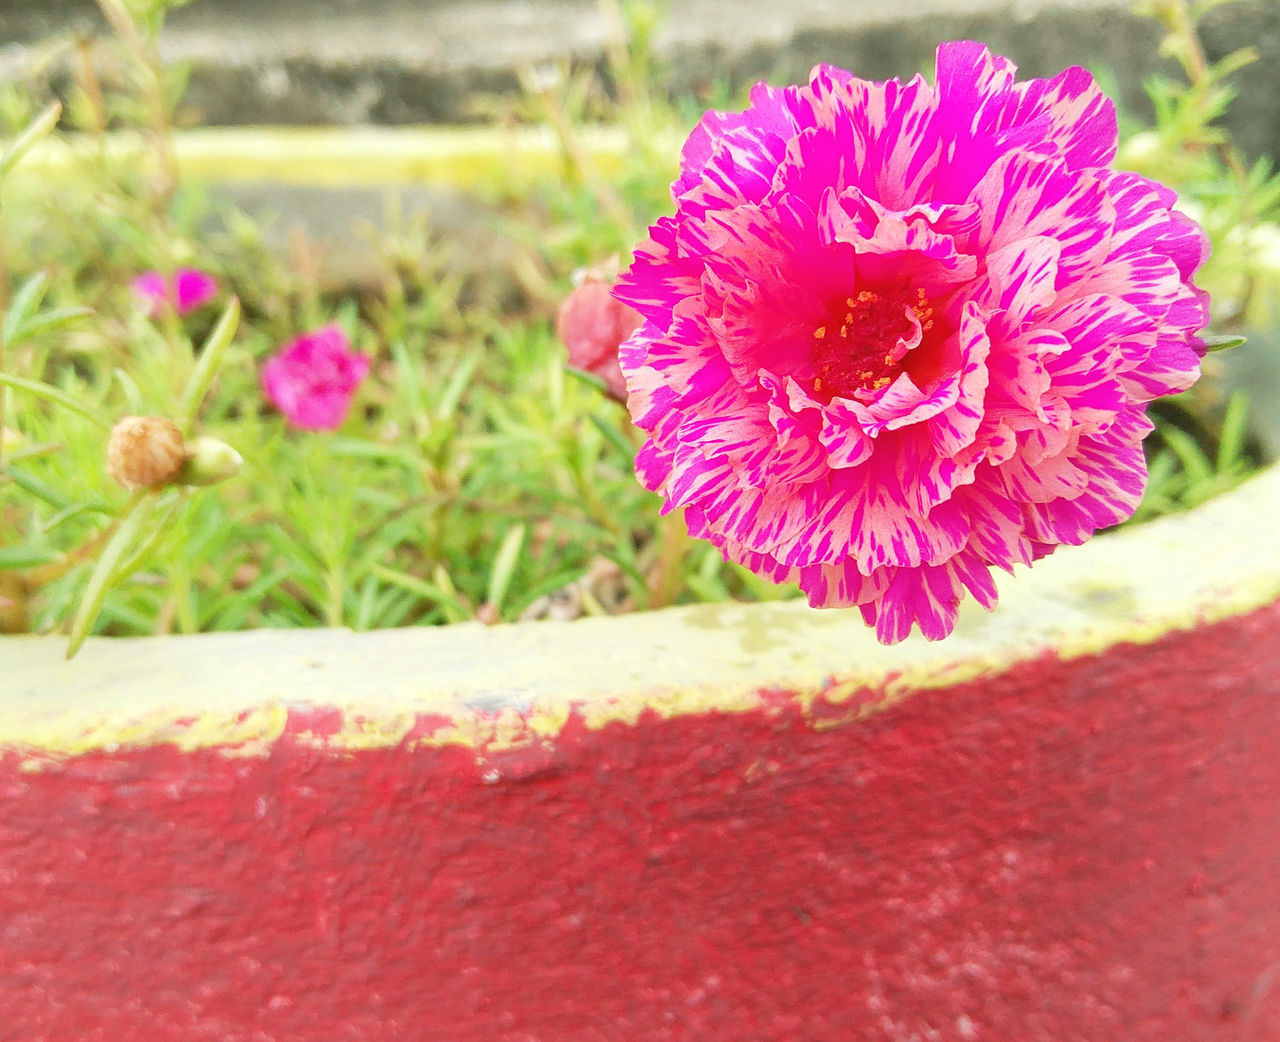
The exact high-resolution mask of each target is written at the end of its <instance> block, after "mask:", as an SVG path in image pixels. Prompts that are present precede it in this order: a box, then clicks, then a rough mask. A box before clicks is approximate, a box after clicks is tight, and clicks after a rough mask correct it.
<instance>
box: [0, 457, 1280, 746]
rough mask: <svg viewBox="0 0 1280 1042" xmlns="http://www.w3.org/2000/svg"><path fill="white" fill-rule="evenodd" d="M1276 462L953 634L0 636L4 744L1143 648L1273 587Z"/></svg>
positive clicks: (786, 623)
mask: <svg viewBox="0 0 1280 1042" xmlns="http://www.w3.org/2000/svg"><path fill="white" fill-rule="evenodd" d="M1276 516H1280V467H1272V469H1271V470H1270V471H1267V472H1266V474H1263V475H1262V476H1260V477H1256V479H1254V480H1252V481H1251V483H1248V484H1247V485H1244V486H1242V488H1240V489H1238V490H1236V492H1234V493H1230V494H1228V495H1224V497H1220V498H1219V499H1216V501H1213V502H1211V503H1207V504H1204V506H1203V507H1201V508H1198V509H1196V511H1192V512H1189V513H1187V515H1183V516H1180V517H1171V518H1165V520H1162V521H1157V522H1153V524H1149V525H1146V526H1143V527H1138V529H1130V530H1126V531H1121V533H1116V534H1112V535H1106V536H1102V538H1100V539H1096V540H1093V541H1092V543H1089V544H1087V545H1085V547H1080V548H1069V549H1064V550H1061V552H1060V553H1059V554H1056V556H1055V557H1052V558H1050V559H1047V561H1043V562H1041V563H1039V565H1037V566H1036V567H1034V568H1033V570H1029V571H1025V572H1024V573H1023V575H1021V576H1019V577H1018V579H1015V580H1006V581H1004V582H1002V584H1001V586H1002V591H1001V594H1002V599H1004V602H1002V604H1001V607H1000V608H998V609H997V611H996V612H995V613H993V614H991V616H987V614H986V613H983V612H982V611H980V609H978V608H975V607H974V605H968V607H966V608H965V609H963V612H961V622H960V626H959V627H957V632H956V634H955V635H954V636H952V637H951V639H948V640H946V641H942V643H938V644H928V643H925V641H923V640H920V639H916V637H913V639H911V640H908V641H905V643H904V644H901V645H897V646H893V648H883V646H881V645H878V644H877V643H876V641H874V637H873V636H872V634H870V632H869V631H868V630H867V629H865V627H864V626H863V623H861V621H860V620H859V618H856V616H855V614H854V613H851V612H814V611H812V609H809V608H806V607H805V605H803V604H799V603H781V604H780V603H774V604H758V605H740V604H707V605H695V607H689V608H676V609H669V611H664V612H652V613H643V614H636V616H626V617H617V618H591V620H580V621H576V622H570V623H550V622H531V623H520V625H513V626H499V627H483V626H479V625H471V623H466V625H461V626H454V627H448V629H420V630H398V631H383V632H371V634H348V632H344V631H255V632H250V634H225V635H223V634H219V635H206V636H196V637H164V639H142V640H115V641H113V640H101V639H99V640H92V641H90V643H88V645H87V646H86V649H84V652H83V653H82V654H81V657H79V658H77V659H76V661H73V662H70V663H65V662H63V661H61V655H63V646H64V645H63V643H61V641H60V640H56V639H50V637H9V639H5V640H3V641H0V677H4V678H5V689H6V690H5V694H4V696H3V698H0V748H3V746H10V748H18V749H22V750H24V751H26V753H27V754H29V755H32V757H35V758H36V759H37V760H41V759H44V758H49V757H54V758H60V757H68V755H76V754H79V753H86V751H90V750H97V749H105V750H113V749H116V748H122V746H131V745H133V746H136V745H147V744H157V742H172V744H175V745H177V746H178V748H180V749H183V750H195V749H207V748H216V749H221V750H227V751H230V753H238V754H244V755H256V754H261V753H264V751H265V750H268V749H269V748H270V745H271V742H273V741H275V740H276V739H278V737H279V736H280V735H282V733H283V731H284V727H285V719H287V707H292V708H298V709H307V708H329V707H332V708H335V709H338V710H339V712H340V713H342V721H343V723H342V726H340V727H339V730H338V732H337V733H335V735H333V733H330V735H323V733H314V735H306V733H303V735H301V736H300V740H302V741H311V742H314V744H316V745H325V746H329V748H339V749H348V750H356V749H369V748H381V746H388V745H397V744H399V742H402V741H404V740H406V739H407V737H408V736H410V735H411V733H412V732H413V728H415V722H416V721H417V718H419V714H433V716H435V717H439V718H440V719H443V721H444V726H442V727H439V728H436V730H435V731H434V732H433V733H430V735H428V736H426V737H422V739H420V741H421V742H422V744H426V745H447V744H448V745H465V746H470V748H474V749H476V750H477V751H483V750H493V749H506V748H512V746H518V745H522V744H527V742H532V741H539V740H548V739H550V740H554V737H556V736H557V735H558V733H559V732H561V730H562V728H563V726H564V723H566V722H567V721H568V717H570V712H571V709H572V710H576V712H579V713H580V714H581V716H582V718H584V719H585V723H586V725H588V726H589V727H596V728H598V727H604V726H608V725H612V723H623V725H631V723H635V722H636V721H637V719H639V718H640V716H641V714H644V713H646V712H653V713H657V714H659V716H663V717H676V716H682V714H689V713H707V712H721V713H724V712H746V710H751V709H756V708H759V707H760V705H762V704H765V701H767V699H768V695H767V693H768V691H787V693H791V694H790V698H792V699H795V700H796V701H797V703H799V704H800V705H801V707H803V708H804V709H806V710H809V709H812V707H813V705H814V703H815V701H817V700H818V699H823V700H824V701H827V703H835V704H840V703H844V701H849V700H850V699H854V696H855V695H859V694H860V693H863V694H864V693H873V698H872V700H870V701H861V700H859V701H858V703H856V704H855V705H851V707H850V712H849V713H847V716H846V717H845V718H840V717H836V718H831V717H829V713H824V714H823V717H824V721H823V725H822V726H838V725H841V723H846V722H852V721H856V719H860V718H864V717H867V716H869V714H872V713H876V712H881V710H883V709H884V708H887V707H888V705H892V704H895V703H899V701H901V700H902V699H905V698H909V696H910V695H911V694H913V693H915V691H920V690H927V689H933V687H941V686H948V685H952V684H957V682H963V681H966V680H973V678H975V677H979V676H984V675H991V673H995V672H998V671H1001V669H1005V668H1009V667H1010V666H1011V664H1014V663H1018V662H1023V661H1027V659H1029V658H1033V657H1037V655H1041V654H1043V653H1046V652H1050V650H1052V652H1053V653H1055V654H1057V655H1060V657H1062V658H1076V657H1080V655H1087V654H1093V653H1097V652H1100V650H1103V649H1105V648H1107V646H1110V645H1112V644H1116V643H1121V641H1126V643H1135V644H1144V643H1148V641H1152V640H1156V639H1158V637H1161V636H1164V635H1166V634H1169V632H1171V631H1176V630H1180V629H1187V627H1192V626H1196V625H1201V623H1206V622H1213V621H1219V620H1222V618H1229V617H1231V616H1236V614H1242V613H1245V612H1249V611H1252V609H1256V608H1258V607H1262V605H1265V604H1268V603H1272V602H1275V600H1276V599H1280V554H1277V553H1276V549H1277V539H1276V535H1275V530H1274V524H1272V518H1275V517H1276Z"/></svg>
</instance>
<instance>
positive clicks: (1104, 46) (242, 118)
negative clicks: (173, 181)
mask: <svg viewBox="0 0 1280 1042" xmlns="http://www.w3.org/2000/svg"><path fill="white" fill-rule="evenodd" d="M1128 7H1129V4H1128V0H898V2H896V3H887V2H885V0H789V2H788V3H785V4H778V3H776V2H774V0H680V2H679V3H672V4H669V5H667V15H666V17H665V19H664V20H663V21H662V23H661V27H660V29H659V31H658V33H657V36H656V39H655V50H656V53H657V56H658V57H659V59H660V60H661V70H660V74H661V79H662V82H663V83H664V85H665V86H667V87H668V88H670V89H671V90H673V91H679V92H694V93H695V94H696V93H700V92H705V91H707V89H708V88H709V87H711V86H712V85H714V84H728V85H729V86H731V87H738V86H741V85H742V84H745V83H749V82H752V81H754V80H756V79H759V78H764V77H768V78H770V79H773V80H775V81H776V80H796V79H799V78H802V77H803V76H804V75H805V74H806V73H807V71H808V69H809V67H810V66H811V65H813V64H814V63H815V62H817V61H820V60H821V61H831V62H834V63H836V64H839V65H843V66H846V67H848V68H850V69H854V70H856V71H857V72H858V73H859V74H860V75H864V76H869V77H873V78H884V77H887V76H893V75H903V76H906V75H909V74H911V73H913V72H914V71H916V70H917V69H920V68H925V67H928V66H929V65H930V64H931V56H932V53H933V49H934V47H935V46H936V44H937V43H938V42H939V41H940V40H945V39H955V38H960V37H968V38H977V39H982V40H984V41H986V42H987V43H989V44H990V45H991V46H992V47H993V48H994V49H996V50H998V51H1001V52H1003V53H1006V54H1009V55H1011V56H1012V57H1013V58H1014V59H1015V60H1016V61H1018V63H1019V64H1020V66H1021V67H1022V68H1023V70H1024V72H1025V73H1027V74H1031V75H1041V74H1047V73H1052V72H1054V71H1056V70H1058V69H1060V68H1062V67H1064V66H1066V65H1071V64H1084V65H1088V66H1090V67H1091V68H1094V69H1095V70H1098V71H1099V72H1101V73H1102V74H1104V75H1105V76H1108V77H1110V78H1112V79H1113V80H1114V86H1115V90H1116V91H1117V93H1118V94H1119V96H1120V98H1121V101H1122V103H1123V104H1124V105H1125V107H1126V108H1128V109H1130V110H1132V111H1135V112H1139V113H1142V112H1145V111H1147V110H1148V105H1147V102H1146V99H1145V95H1144V93H1143V90H1142V82H1143V81H1144V80H1145V79H1146V78H1147V77H1149V76H1151V75H1152V74H1153V73H1155V72H1156V71H1158V70H1159V69H1161V68H1167V66H1163V65H1162V64H1161V59H1160V57H1159V56H1158V54H1157V51H1156V44H1157V41H1158V38H1159V35H1160V32H1159V28H1158V27H1157V26H1156V24H1155V23H1154V22H1152V21H1150V20H1147V19H1143V18H1139V17H1137V16H1136V15H1134V14H1132V13H1131V12H1130V11H1129V10H1128ZM100 29H101V19H100V18H99V17H98V15H97V13H96V7H95V5H94V4H93V3H92V2H91V0H44V2H42V3H39V4H33V3H31V2H30V0H0V44H7V46H4V47H3V50H0V79H6V78H7V79H13V78H14V77H17V76H20V75H21V74H22V72H23V70H24V68H25V67H26V65H27V58H28V57H29V55H30V53H31V44H32V43H33V42H35V41H37V40H40V39H42V38H44V37H47V36H48V35H50V34H52V33H58V32H66V31H68V30H70V31H76V32H82V33H90V32H95V31H99V30H100ZM610 31H611V30H610V23H609V20H608V19H607V18H606V17H605V16H604V14H602V12H601V9H600V6H599V5H598V4H597V3H596V2H595V0H431V2H424V0H328V2H326V3H322V4H317V3H315V2H313V0H198V2H196V3H193V4H190V5H188V6H186V7H183V8H181V9H179V10H177V11H175V12H173V13H172V15H171V16H170V20H169V24H168V27H167V28H166V31H165V34H164V37H163V40H162V51H163V54H164V56H165V57H166V58H167V59H170V60H173V61H180V62H186V63H189V64H190V65H191V70H192V72H191V81H190V89H189V91H188V94H187V97H186V106H187V109H188V114H189V115H190V116H191V117H192V118H194V119H196V120H198V121H199V122H203V123H209V124H215V125H237V124H254V123H268V124H277V125H278V124H362V123H373V124H409V123H452V122H465V121H472V120H476V119H477V118H479V117H480V115H481V111H480V108H479V107H478V106H477V99H478V97H479V96H480V95H482V94H497V95H506V96H513V95H514V94H515V93H516V92H518V90H519V86H518V71H519V69H520V68H521V67H523V66H537V65H539V64H544V63H548V62H556V61H564V60H568V61H573V62H576V63H585V64H588V65H591V64H595V65H603V64H604V55H605V49H606V45H607V43H608V41H609V39H610ZM1204 39H1205V45H1206V49H1207V51H1208V52H1209V55H1210V57H1218V56H1221V55H1222V54H1225V53H1227V52H1228V51H1230V50H1232V49H1234V48H1237V47H1241V46H1246V45H1255V46H1258V47H1259V48H1260V50H1261V52H1262V55H1263V57H1262V60H1261V61H1259V62H1258V63H1256V64H1255V65H1254V66H1252V67H1250V68H1249V69H1247V70H1244V71H1242V72H1241V73H1240V74H1239V76H1238V77H1237V82H1238V85H1239V87H1240V90H1241V95H1242V97H1241V99H1240V101H1239V102H1238V103H1237V105H1236V106H1235V107H1234V111H1233V114H1232V118H1231V124H1232V127H1233V130H1235V131H1236V132H1237V133H1238V134H1239V136H1240V138H1241V140H1242V141H1243V143H1244V144H1245V146H1246V147H1247V148H1248V149H1249V150H1250V151H1251V152H1253V153H1257V154H1261V153H1264V152H1271V153H1274V152H1276V150H1277V141H1280V102H1278V101H1277V99H1278V98H1280V4H1278V3H1276V0H1242V2H1239V3H1235V4H1231V5H1229V6H1226V7H1222V8H1219V9H1218V10H1216V11H1214V12H1212V13H1211V14H1210V15H1209V17H1208V18H1207V19H1206V22H1205V26H1204Z"/></svg>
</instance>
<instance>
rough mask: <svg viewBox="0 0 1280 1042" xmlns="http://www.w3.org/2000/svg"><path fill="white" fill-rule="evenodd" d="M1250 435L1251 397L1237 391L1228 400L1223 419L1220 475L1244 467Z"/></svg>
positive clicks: (1219, 457)
mask: <svg viewBox="0 0 1280 1042" xmlns="http://www.w3.org/2000/svg"><path fill="white" fill-rule="evenodd" d="M1248 434H1249V396H1248V395H1247V394H1245V393H1244V392H1243V391H1236V392H1235V394H1233V395H1232V396H1231V397H1230V398H1229V399H1228V400H1227V411H1226V415H1225V416H1223V418H1222V434H1221V436H1220V437H1219V439H1218V456H1217V460H1216V463H1217V466H1218V473H1220V474H1222V473H1226V472H1229V471H1232V470H1235V469H1237V468H1240V467H1242V466H1243V463H1244V460H1243V456H1244V443H1245V438H1246V437H1247V436H1248Z"/></svg>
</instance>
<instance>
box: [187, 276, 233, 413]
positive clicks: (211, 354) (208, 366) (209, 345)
mask: <svg viewBox="0 0 1280 1042" xmlns="http://www.w3.org/2000/svg"><path fill="white" fill-rule="evenodd" d="M239 323H240V299H239V298H238V297H232V298H231V299H230V300H229V301H227V306H226V308H225V309H224V310H223V312H222V317H221V318H219V319H218V324H217V325H215V326H214V327H213V332H211V333H210V334H209V336H208V338H207V339H206V340H205V342H204V346H203V347H202V348H201V349H200V357H199V358H198V360H197V361H196V367H195V369H194V370H193V371H192V373H191V378H190V379H189V380H188V381H187V386H186V387H184V388H183V390H182V398H181V399H180V400H179V404H178V415H177V416H176V417H175V419H174V422H175V423H177V425H178V426H179V427H181V428H182V430H183V432H184V433H190V431H191V425H192V424H193V423H194V422H195V418H196V413H198V412H199V411H200V404H201V403H202V402H203V401H204V396H205V395H206V394H208V393H209V387H210V386H211V385H212V384H213V381H214V378H215V377H216V376H217V375H218V370H219V368H221V366H222V359H223V356H224V355H226V353H227V348H228V347H229V346H230V344H231V340H232V338H233V337H234V336H235V335H236V327H237V326H238V325H239Z"/></svg>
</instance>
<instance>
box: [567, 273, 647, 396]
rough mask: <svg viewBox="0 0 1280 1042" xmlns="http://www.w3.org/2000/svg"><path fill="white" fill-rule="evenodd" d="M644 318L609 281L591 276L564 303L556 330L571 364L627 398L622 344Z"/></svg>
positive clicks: (616, 393)
mask: <svg viewBox="0 0 1280 1042" xmlns="http://www.w3.org/2000/svg"><path fill="white" fill-rule="evenodd" d="M643 321H644V320H643V319H642V318H641V317H640V314H639V313H638V312H637V311H635V310H634V309H633V308H630V307H628V306H627V305H626V304H623V303H622V302H621V301H620V300H615V299H614V297H613V292H612V287H611V286H610V284H609V283H608V282H607V281H605V280H604V279H601V278H598V277H592V276H588V278H587V279H586V281H585V282H583V283H582V285H581V286H579V287H578V288H577V289H575V290H574V291H573V292H572V293H570V294H569V295H568V296H567V297H565V299H564V303H562V304H561V305H560V313H559V315H558V316H557V317H556V333H557V334H559V336H560V339H561V340H562V341H563V342H564V346H565V347H567V348H568V349H569V364H570V365H571V366H572V367H573V368H574V369H581V370H582V371H583V372H587V373H591V374H593V375H594V376H598V377H599V378H600V379H601V380H603V381H604V383H605V386H606V387H607V388H608V389H609V393H610V394H612V395H613V396H614V397H615V398H617V399H618V400H619V401H623V402H624V401H626V400H627V385H626V381H625V380H623V378H622V369H621V367H620V366H619V365H618V347H619V346H620V345H621V344H622V342H623V341H624V340H626V339H627V337H629V336H630V335H631V334H632V333H634V332H635V331H636V329H638V328H639V327H640V324H641V323H642V322H643Z"/></svg>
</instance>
